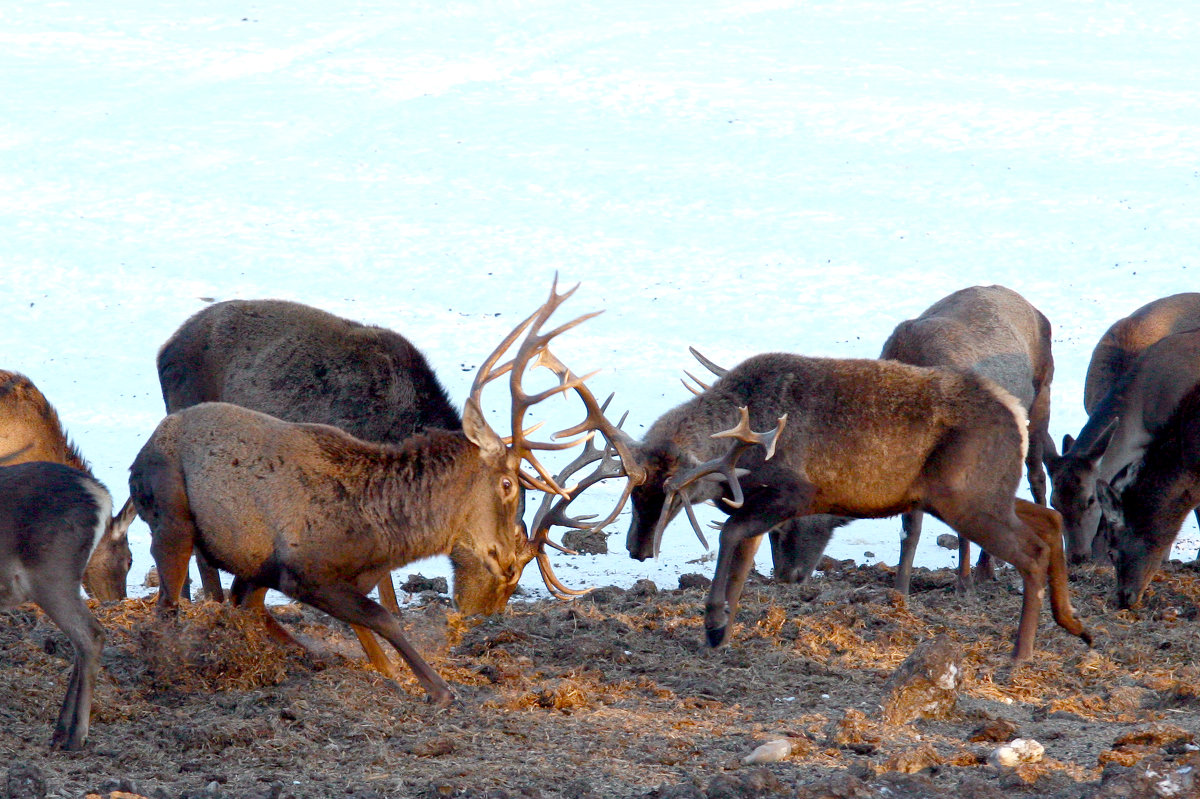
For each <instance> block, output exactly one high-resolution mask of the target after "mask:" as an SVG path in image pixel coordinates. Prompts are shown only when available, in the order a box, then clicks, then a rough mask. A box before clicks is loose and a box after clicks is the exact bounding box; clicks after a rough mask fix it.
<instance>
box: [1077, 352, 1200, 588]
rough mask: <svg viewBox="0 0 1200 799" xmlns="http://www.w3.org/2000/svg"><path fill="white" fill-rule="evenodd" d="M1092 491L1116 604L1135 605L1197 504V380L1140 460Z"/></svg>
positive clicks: (1199, 487) (1199, 447)
mask: <svg viewBox="0 0 1200 799" xmlns="http://www.w3.org/2000/svg"><path fill="white" fill-rule="evenodd" d="M1179 335H1186V334H1179ZM1172 338H1173V337H1172ZM1164 341H1166V339H1164ZM1160 343H1161V342H1160ZM1155 346H1157V345H1155ZM1096 495H1097V498H1098V500H1099V504H1100V508H1101V518H1100V532H1099V533H1098V534H1097V539H1099V540H1100V541H1102V542H1104V543H1106V544H1107V546H1108V547H1110V548H1111V550H1112V551H1113V552H1114V554H1115V557H1114V561H1115V563H1116V567H1117V604H1118V605H1119V606H1120V607H1122V608H1131V607H1136V606H1137V605H1138V604H1139V603H1140V602H1141V598H1142V593H1143V592H1144V591H1145V590H1146V585H1147V584H1148V583H1149V582H1150V577H1151V576H1152V575H1153V574H1154V572H1155V570H1156V569H1158V567H1159V566H1160V565H1162V562H1163V559H1164V558H1166V556H1167V553H1169V552H1170V551H1171V545H1172V544H1174V543H1175V538H1176V536H1178V535H1179V528H1180V527H1181V526H1182V525H1183V520H1184V519H1185V518H1187V515H1188V512H1189V511H1192V510H1195V509H1197V507H1200V383H1197V384H1195V385H1193V386H1192V388H1191V389H1189V390H1188V392H1187V394H1186V395H1185V396H1184V398H1183V399H1182V400H1181V401H1180V403H1179V404H1178V405H1177V406H1176V407H1175V409H1174V411H1173V412H1172V413H1171V416H1170V418H1169V419H1168V420H1167V422H1166V423H1165V424H1164V425H1163V426H1162V427H1160V428H1159V429H1158V430H1156V431H1155V433H1154V435H1153V437H1152V438H1151V439H1150V443H1149V444H1147V445H1146V450H1145V453H1144V454H1143V456H1142V458H1141V459H1140V460H1137V461H1134V462H1133V463H1131V464H1129V465H1128V466H1125V467H1124V468H1123V469H1122V470H1121V471H1120V472H1118V473H1117V474H1116V476H1114V477H1113V480H1112V484H1111V485H1110V484H1109V483H1107V482H1106V481H1104V480H1102V479H1098V480H1097V481H1096Z"/></svg>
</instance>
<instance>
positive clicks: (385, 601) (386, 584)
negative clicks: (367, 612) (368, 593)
mask: <svg viewBox="0 0 1200 799" xmlns="http://www.w3.org/2000/svg"><path fill="white" fill-rule="evenodd" d="M379 604H381V605H383V606H384V607H385V608H387V609H388V610H390V611H391V612H392V613H399V612H400V601H399V600H398V599H396V586H394V585H393V584H392V574H391V572H388V573H387V574H385V575H384V576H383V579H382V580H380V581H379ZM355 632H357V630H356V631H355ZM359 640H360V641H361V640H362V636H361V635H360V636H359ZM363 649H366V645H365V644H364V645H363ZM372 662H374V661H372Z"/></svg>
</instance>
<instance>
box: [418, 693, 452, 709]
mask: <svg viewBox="0 0 1200 799" xmlns="http://www.w3.org/2000/svg"><path fill="white" fill-rule="evenodd" d="M425 701H426V702H428V703H429V704H431V705H433V706H434V707H450V705H452V704H454V701H455V696H454V693H453V692H452V691H450V690H449V689H443V690H441V691H438V692H436V693H431V694H429V696H427V697H425Z"/></svg>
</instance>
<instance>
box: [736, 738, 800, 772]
mask: <svg viewBox="0 0 1200 799" xmlns="http://www.w3.org/2000/svg"><path fill="white" fill-rule="evenodd" d="M791 753H792V742H791V740H789V739H787V738H777V739H776V740H774V741H767V742H766V743H765V744H763V745H762V746H760V747H758V748H757V749H755V750H754V751H753V752H751V753H750V754H748V755H746V756H745V757H743V758H742V764H743V765H746V766H752V765H754V764H755V763H778V762H779V761H780V760H785V759H786V758H787V756H788V755H790V754H791Z"/></svg>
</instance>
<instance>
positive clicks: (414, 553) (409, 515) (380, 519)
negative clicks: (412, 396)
mask: <svg viewBox="0 0 1200 799" xmlns="http://www.w3.org/2000/svg"><path fill="white" fill-rule="evenodd" d="M473 449H474V445H472V444H471V443H470V442H469V441H467V439H466V437H465V436H464V435H463V434H462V433H453V432H446V431H431V432H429V433H422V434H418V435H416V436H413V437H411V438H410V439H408V440H407V441H405V442H404V444H402V445H400V446H397V447H386V448H385V453H386V456H385V457H384V458H383V459H381V460H380V462H379V464H378V466H377V467H376V468H372V469H371V471H370V472H369V474H368V475H367V476H366V479H365V484H364V490H363V492H362V496H363V512H364V515H365V516H366V517H367V518H368V520H370V521H371V522H372V523H373V524H374V525H375V526H377V527H378V528H379V529H380V530H382V531H384V532H385V534H386V536H387V538H388V539H390V540H392V541H393V544H394V546H395V547H396V549H397V551H401V552H403V553H405V556H406V559H407V560H409V561H412V560H419V559H421V558H426V557H433V556H435V555H444V554H448V553H449V552H450V550H451V549H452V548H453V547H454V545H455V543H457V536H458V533H459V530H458V528H459V526H460V525H459V524H458V522H457V519H458V517H459V516H460V515H461V510H460V508H461V505H462V502H463V501H464V500H465V498H466V495H467V487H468V486H469V481H470V479H471V471H472V470H471V465H472V463H474V462H477V458H474V459H473V457H472V456H473V453H472V450H473Z"/></svg>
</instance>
